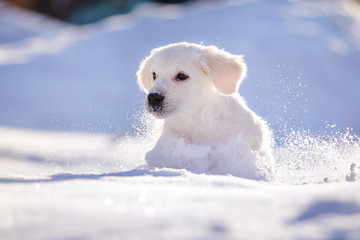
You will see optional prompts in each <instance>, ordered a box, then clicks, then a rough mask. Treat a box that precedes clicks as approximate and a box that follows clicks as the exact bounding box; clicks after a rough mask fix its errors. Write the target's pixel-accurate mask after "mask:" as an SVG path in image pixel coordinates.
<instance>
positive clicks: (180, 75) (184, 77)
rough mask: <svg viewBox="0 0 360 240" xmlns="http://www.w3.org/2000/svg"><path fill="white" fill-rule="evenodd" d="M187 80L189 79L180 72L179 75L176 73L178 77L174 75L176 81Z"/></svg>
mask: <svg viewBox="0 0 360 240" xmlns="http://www.w3.org/2000/svg"><path fill="white" fill-rule="evenodd" d="M188 78H189V76H188V75H186V74H185V73H182V72H180V73H178V75H176V80H178V81H184V80H186V79H188Z"/></svg>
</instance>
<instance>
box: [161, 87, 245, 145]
mask: <svg viewBox="0 0 360 240" xmlns="http://www.w3.org/2000/svg"><path fill="white" fill-rule="evenodd" d="M239 99H241V98H240V96H238V95H232V96H225V95H222V94H217V95H216V96H213V97H209V98H208V99H207V105H205V106H202V107H199V108H197V109H196V110H195V111H191V112H186V113H182V114H177V115H174V116H172V117H170V118H168V119H166V120H165V122H164V124H165V128H164V129H167V130H168V131H171V132H172V133H175V134H178V135H180V136H181V137H184V138H188V139H189V140H190V141H191V142H194V143H198V144H203V143H205V144H207V143H211V142H219V141H222V142H225V141H226V140H227V139H228V138H229V137H230V136H232V135H234V133H236V132H238V131H236V129H235V128H238V126H236V125H237V124H236V123H238V121H235V118H236V116H235V115H237V114H238V113H237V111H236V110H235V109H232V108H233V106H234V104H231V102H233V101H239ZM210 105H211V107H207V106H210ZM236 106H237V105H236ZM225 123H226V124H227V126H224V124H225ZM229 125H230V127H229ZM219 133H221V134H219ZM224 133H225V134H224ZM190 136H191V137H190ZM190 138H191V139H190Z"/></svg>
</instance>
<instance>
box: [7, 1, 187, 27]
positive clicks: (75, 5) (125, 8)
mask: <svg viewBox="0 0 360 240" xmlns="http://www.w3.org/2000/svg"><path fill="white" fill-rule="evenodd" d="M6 1H7V2H9V3H11V4H13V5H16V6H18V7H22V8H26V9H30V10H33V11H37V12H40V13H43V14H46V15H49V16H51V17H54V18H58V19H61V20H64V21H69V22H73V23H76V24H86V23H91V22H95V21H98V20H100V19H103V18H106V17H108V16H111V15H114V14H121V13H127V12H129V11H131V10H132V8H133V7H134V6H135V5H136V4H139V3H141V2H145V1H150V0H6ZM185 1H188V0H155V2H161V3H181V2H185Z"/></svg>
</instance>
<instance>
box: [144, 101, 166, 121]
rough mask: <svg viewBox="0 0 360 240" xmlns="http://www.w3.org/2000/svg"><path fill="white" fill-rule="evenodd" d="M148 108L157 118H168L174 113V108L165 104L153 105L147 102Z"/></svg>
mask: <svg viewBox="0 0 360 240" xmlns="http://www.w3.org/2000/svg"><path fill="white" fill-rule="evenodd" d="M146 110H147V111H148V112H149V113H151V114H152V115H154V116H155V117H156V118H160V119H163V118H167V117H169V116H170V115H172V112H173V111H172V110H170V109H169V108H168V107H165V106H151V105H149V103H147V104H146Z"/></svg>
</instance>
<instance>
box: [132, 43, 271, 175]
mask: <svg viewBox="0 0 360 240" xmlns="http://www.w3.org/2000/svg"><path fill="white" fill-rule="evenodd" d="M246 72H247V67H246V64H245V61H244V58H243V56H242V55H233V54H230V53H228V52H226V51H224V50H220V49H218V48H217V47H215V46H203V45H197V44H191V43H186V42H182V43H175V44H170V45H167V46H164V47H160V48H156V49H154V50H153V51H152V52H151V54H150V56H148V57H146V58H145V59H144V60H143V62H142V63H141V65H140V68H139V70H138V72H137V81H138V84H139V86H140V88H141V89H142V90H143V91H145V92H146V93H147V98H146V99H145V108H146V110H147V111H148V112H149V113H151V114H152V115H154V116H155V117H156V118H159V119H164V125H163V130H162V134H161V136H160V138H159V140H158V142H157V143H156V145H155V147H154V148H153V149H152V150H151V151H150V152H148V153H147V154H146V156H145V160H146V161H147V163H148V164H149V165H150V166H153V167H170V168H186V169H188V170H192V171H195V172H205V173H215V174H233V175H238V176H242V177H248V178H253V179H267V178H269V173H270V172H271V164H272V161H273V156H272V143H273V141H272V137H271V132H270V130H269V128H268V127H267V124H266V123H265V122H264V121H263V120H262V119H261V118H260V117H258V116H257V115H256V114H255V113H254V112H253V111H251V110H250V109H249V108H248V107H247V105H246V102H245V101H244V99H243V98H242V97H241V96H240V95H239V93H238V88H239V86H240V83H241V82H242V81H243V80H244V78H245V77H246ZM234 152H236V154H234ZM249 166H250V167H249Z"/></svg>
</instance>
